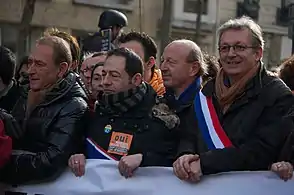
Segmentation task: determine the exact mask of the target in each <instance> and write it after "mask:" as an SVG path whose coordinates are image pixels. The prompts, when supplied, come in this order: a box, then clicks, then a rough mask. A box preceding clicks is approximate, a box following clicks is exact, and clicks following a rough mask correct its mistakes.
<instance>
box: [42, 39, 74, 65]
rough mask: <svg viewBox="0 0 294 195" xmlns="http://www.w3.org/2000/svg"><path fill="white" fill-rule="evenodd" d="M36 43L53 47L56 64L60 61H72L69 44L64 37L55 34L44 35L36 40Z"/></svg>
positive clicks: (68, 62)
mask: <svg viewBox="0 0 294 195" xmlns="http://www.w3.org/2000/svg"><path fill="white" fill-rule="evenodd" d="M37 44H39V45H47V46H50V47H52V48H53V58H54V63H55V64H56V65H59V64H60V63H62V62H66V63H67V64H68V65H70V64H71V63H72V55H71V51H70V46H69V43H68V42H66V41H65V40H64V39H62V38H60V37H57V36H45V37H41V38H40V39H39V40H37Z"/></svg>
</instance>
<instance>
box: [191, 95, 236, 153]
mask: <svg viewBox="0 0 294 195" xmlns="http://www.w3.org/2000/svg"><path fill="white" fill-rule="evenodd" d="M194 110H195V114H196V117H197V121H198V127H199V129H200V131H201V133H202V136H203V139H204V141H205V143H206V144H207V146H208V149H209V150H213V149H222V148H227V147H231V146H232V143H231V141H230V139H229V138H228V136H227V135H226V132H225V131H224V130H223V128H222V126H221V124H220V122H219V119H218V116H217V114H216V111H215V108H214V106H213V104H212V98H211V97H206V96H205V95H204V94H203V93H202V91H201V90H199V91H198V92H197V93H196V95H195V100H194Z"/></svg>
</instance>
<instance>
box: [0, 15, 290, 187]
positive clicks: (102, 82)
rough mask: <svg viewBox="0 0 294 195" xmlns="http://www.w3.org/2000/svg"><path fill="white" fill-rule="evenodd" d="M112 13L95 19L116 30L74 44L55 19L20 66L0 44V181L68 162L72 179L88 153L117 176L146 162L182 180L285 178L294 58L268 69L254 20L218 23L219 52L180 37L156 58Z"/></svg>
mask: <svg viewBox="0 0 294 195" xmlns="http://www.w3.org/2000/svg"><path fill="white" fill-rule="evenodd" d="M106 13H108V12H106ZM110 13H111V14H115V16H116V17H120V19H117V18H116V20H115V23H111V20H107V18H106V19H105V17H106V16H109V15H111V14H109V13H108V14H106V16H105V14H104V15H103V17H104V20H105V21H107V25H103V24H102V23H99V25H100V27H101V28H102V26H104V27H105V26H106V27H105V28H112V29H113V30H114V32H115V33H114V34H113V36H112V43H113V44H112V45H111V46H112V49H111V50H110V51H101V49H100V50H99V48H98V49H97V50H96V49H95V48H97V47H98V46H97V47H96V45H95V44H93V43H94V42H95V41H94V40H93V39H95V40H97V37H95V36H97V35H96V34H95V35H94V38H93V37H92V38H91V37H90V38H89V39H87V44H90V45H91V47H90V48H92V49H89V48H85V47H87V44H86V46H85V45H84V46H83V48H80V46H79V44H78V42H77V40H76V38H75V37H73V36H72V35H70V34H68V33H65V32H61V31H59V30H58V29H48V30H46V31H45V32H44V34H43V36H42V37H40V39H39V40H38V41H37V42H36V45H35V47H34V48H33V49H32V51H31V53H30V54H29V56H27V57H25V58H24V59H23V60H22V61H21V63H20V64H19V65H18V66H16V58H15V55H14V54H13V53H12V52H11V51H10V50H9V49H7V48H5V47H3V46H1V47H0V66H1V68H0V108H1V112H0V119H1V120H0V181H1V182H5V183H10V184H23V183H28V182H37V183H40V182H43V181H50V180H51V181H52V180H54V179H56V178H57V177H59V176H60V174H61V173H62V172H63V171H64V170H65V168H66V167H68V166H69V167H70V168H71V170H72V172H73V174H74V175H75V176H77V177H81V176H83V175H84V174H86V172H85V166H86V163H87V159H109V160H116V161H118V170H119V173H120V174H121V175H122V176H124V177H126V178H128V177H132V176H134V175H135V174H136V170H137V169H138V168H139V167H147V166H165V167H173V170H174V174H175V177H178V178H179V179H181V180H184V181H188V182H198V181H200V180H201V178H202V176H203V175H210V174H216V173H222V172H230V171H248V170H249V171H258V170H271V171H273V172H275V173H277V174H278V176H280V177H281V178H282V179H284V180H288V179H290V178H291V177H292V174H293V163H294V156H293V146H294V138H293V130H294V123H293V122H294V107H293V103H294V101H293V100H294V98H293V93H292V91H293V90H294V79H293V78H294V63H293V62H294V57H290V58H289V59H288V60H286V61H285V62H283V63H282V64H281V66H280V68H279V70H278V73H277V74H276V73H273V72H270V71H268V70H267V69H266V66H265V65H264V64H263V61H262V55H263V50H264V39H263V36H262V29H261V28H260V26H259V25H258V24H257V23H255V22H254V21H253V20H252V19H250V18H248V17H245V16H243V17H241V18H236V19H231V20H229V21H227V22H225V23H224V24H223V25H222V26H220V28H219V30H218V36H219V39H218V40H219V42H218V51H219V58H217V57H214V56H211V55H209V54H206V53H204V52H203V51H202V50H201V48H200V47H199V46H198V45H197V43H195V42H193V41H191V40H186V39H180V40H174V41H172V42H171V43H169V44H168V45H167V46H166V47H165V49H164V51H163V53H162V54H161V59H160V63H159V64H157V63H156V62H157V60H156V56H157V54H158V51H157V46H156V43H155V42H154V40H153V39H152V38H151V37H150V36H148V35H147V34H146V33H139V32H135V31H132V32H129V33H121V32H120V30H121V29H122V28H123V27H124V26H125V25H126V24H127V22H126V18H125V16H124V15H122V14H121V13H119V14H118V13H117V11H110ZM102 30H103V29H102ZM98 34H99V33H98ZM91 40H92V41H91ZM81 56H83V57H82V58H81Z"/></svg>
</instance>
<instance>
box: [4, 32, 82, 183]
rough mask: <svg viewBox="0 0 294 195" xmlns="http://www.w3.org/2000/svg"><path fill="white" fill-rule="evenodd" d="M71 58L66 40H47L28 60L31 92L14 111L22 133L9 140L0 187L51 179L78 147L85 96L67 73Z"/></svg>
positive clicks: (18, 103)
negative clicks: (9, 155) (3, 184)
mask: <svg viewBox="0 0 294 195" xmlns="http://www.w3.org/2000/svg"><path fill="white" fill-rule="evenodd" d="M71 61H72V56H71V52H70V47H69V45H68V43H67V42H66V41H64V40H63V39H61V38H59V37H56V36H46V37H43V38H41V39H39V40H38V41H37V44H36V47H35V49H34V50H33V51H32V53H31V55H30V56H29V60H28V62H29V63H28V74H29V80H30V86H29V87H30V90H29V91H28V92H27V93H24V94H23V95H22V96H21V97H20V98H19V100H18V102H17V103H16V105H15V108H14V110H13V111H12V114H13V116H14V117H15V119H16V121H17V122H18V123H19V125H20V128H21V132H19V133H18V134H17V136H14V135H13V137H12V139H13V144H14V145H13V149H14V152H13V154H12V156H11V158H10V162H9V163H8V164H7V165H6V166H5V167H4V168H3V169H2V172H1V173H0V175H1V179H2V181H4V182H8V183H12V184H21V183H25V182H40V181H43V180H48V179H54V178H56V177H57V176H59V174H60V173H61V172H62V171H63V170H64V169H65V168H66V166H67V161H68V158H69V157H70V155H71V154H74V153H76V152H77V151H78V150H79V149H80V148H79V147H80V146H81V144H80V143H81V141H82V134H83V132H82V130H83V128H81V125H83V117H84V115H85V112H86V111H87V103H86V98H87V97H86V94H85V92H84V90H83V89H82V88H81V86H80V85H79V84H78V82H77V80H78V78H77V76H76V75H75V74H73V73H69V65H70V64H71Z"/></svg>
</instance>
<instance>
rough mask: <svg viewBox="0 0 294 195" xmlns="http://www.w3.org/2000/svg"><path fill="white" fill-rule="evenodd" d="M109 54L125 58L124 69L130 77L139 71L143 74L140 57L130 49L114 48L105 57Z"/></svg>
mask: <svg viewBox="0 0 294 195" xmlns="http://www.w3.org/2000/svg"><path fill="white" fill-rule="evenodd" d="M111 56H120V57H124V58H125V59H126V64H125V71H126V72H127V73H128V75H129V76H130V78H132V77H133V76H134V75H135V74H137V73H140V74H141V75H143V72H144V66H143V62H142V60H141V58H140V57H139V56H138V55H137V54H136V53H135V52H133V51H132V50H130V49H127V48H118V49H114V50H111V51H109V52H108V54H107V58H109V57H111ZM107 58H106V59H107Z"/></svg>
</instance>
